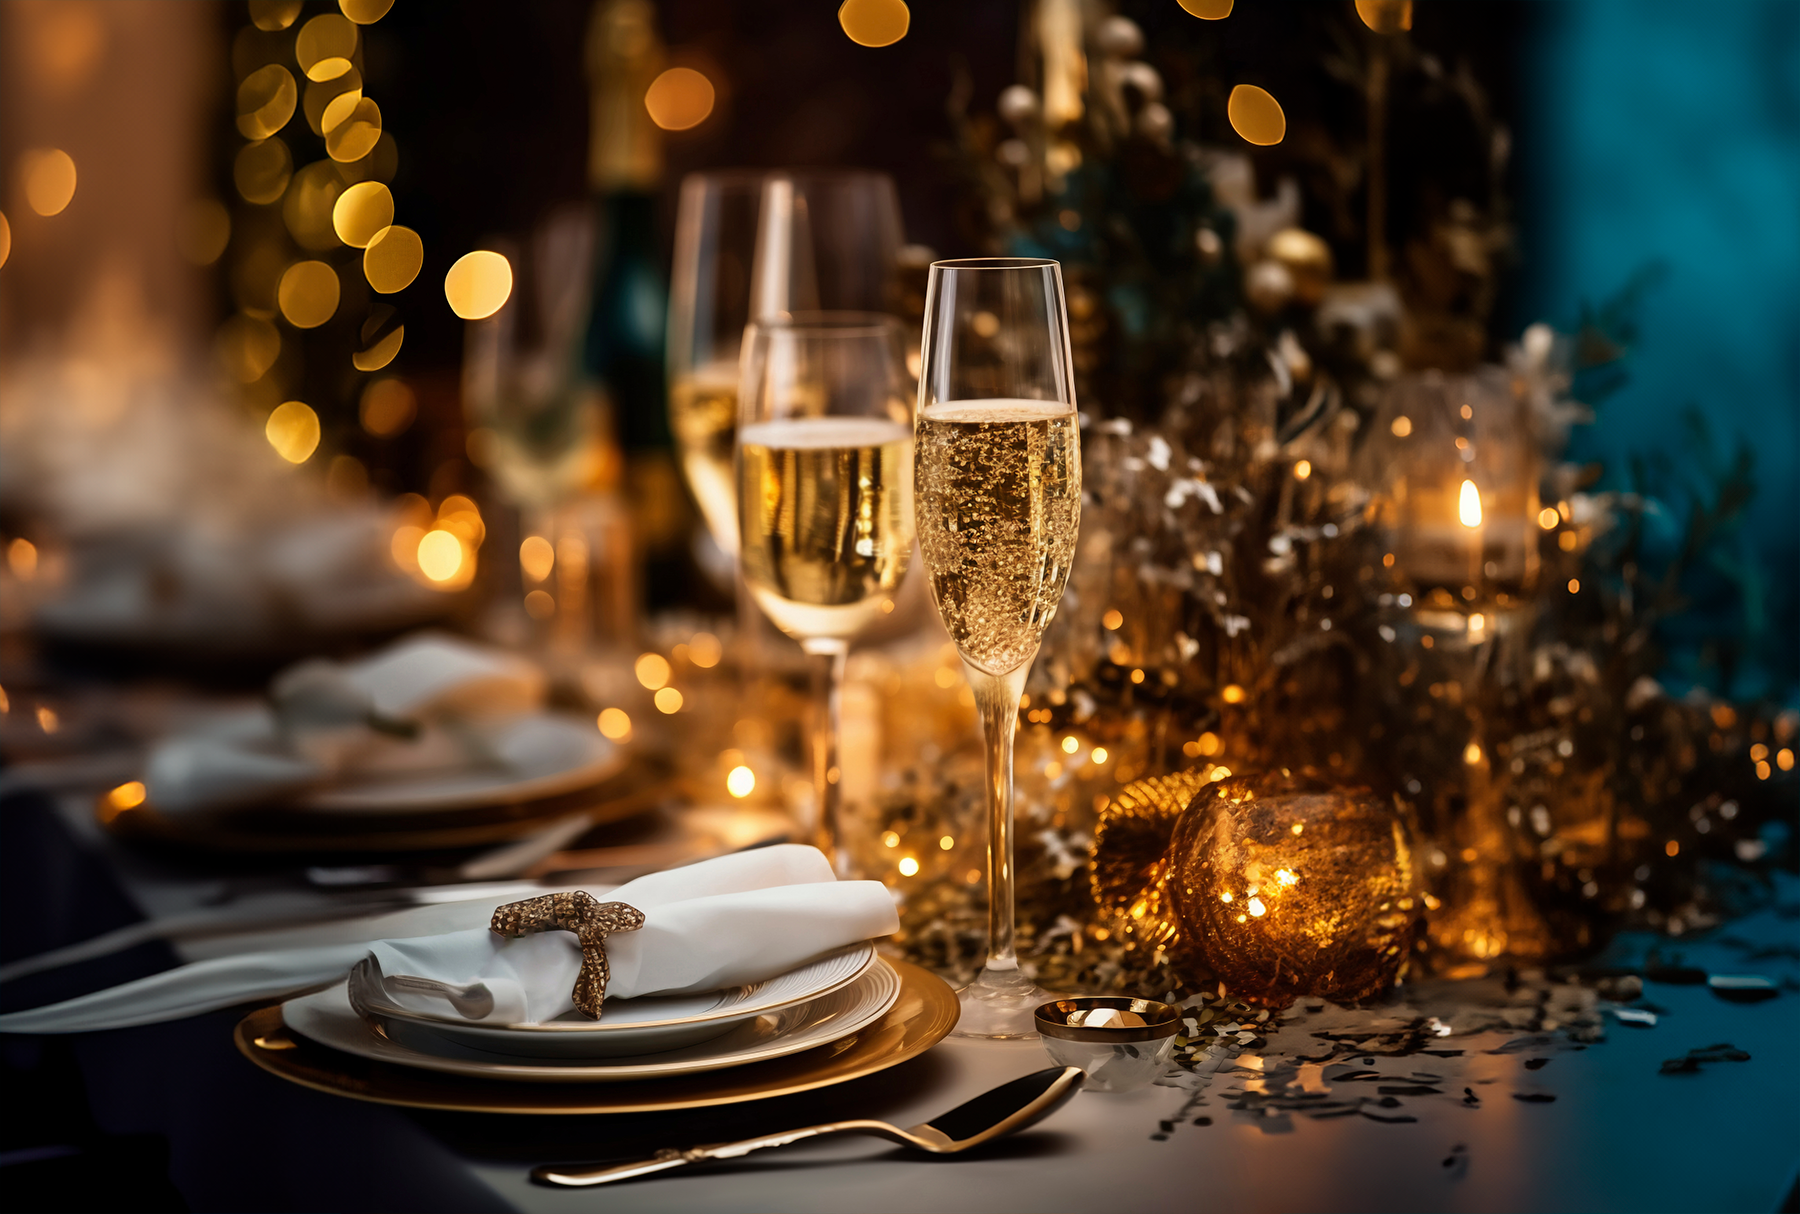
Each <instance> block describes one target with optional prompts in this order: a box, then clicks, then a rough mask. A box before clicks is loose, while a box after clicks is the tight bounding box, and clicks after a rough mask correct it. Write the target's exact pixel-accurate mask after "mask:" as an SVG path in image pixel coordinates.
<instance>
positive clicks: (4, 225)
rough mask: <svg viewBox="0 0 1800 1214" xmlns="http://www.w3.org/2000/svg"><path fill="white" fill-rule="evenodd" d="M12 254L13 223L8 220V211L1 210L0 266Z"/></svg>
mask: <svg viewBox="0 0 1800 1214" xmlns="http://www.w3.org/2000/svg"><path fill="white" fill-rule="evenodd" d="M10 256H12V224H11V223H9V222H8V221H7V218H6V213H5V212H4V211H0V266H3V265H5V264H6V259H7V258H8V257H10Z"/></svg>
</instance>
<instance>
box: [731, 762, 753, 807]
mask: <svg viewBox="0 0 1800 1214" xmlns="http://www.w3.org/2000/svg"><path fill="white" fill-rule="evenodd" d="M725 791H726V792H728V793H730V794H731V795H732V796H734V797H737V798H738V799H739V800H742V799H743V798H745V797H747V796H749V795H750V794H751V793H753V792H755V791H756V773H755V772H753V771H751V770H750V769H749V768H748V767H745V766H744V765H743V764H742V763H740V764H738V765H737V766H736V767H734V768H732V769H731V771H730V772H729V773H727V774H726V776H725Z"/></svg>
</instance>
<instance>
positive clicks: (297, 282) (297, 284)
mask: <svg viewBox="0 0 1800 1214" xmlns="http://www.w3.org/2000/svg"><path fill="white" fill-rule="evenodd" d="M275 298H276V300H277V302H279V303H280V305H281V314H282V315H283V316H285V317H287V322H288V323H289V324H290V325H293V326H294V327H295V328H296V329H316V328H318V327H319V326H320V325H322V324H324V323H325V322H326V321H328V320H330V319H331V318H332V317H333V316H334V315H336V314H337V306H338V276H337V271H336V270H333V269H332V268H331V267H330V266H328V265H326V264H325V263H324V262H322V261H298V262H295V263H294V264H293V265H291V266H289V267H288V268H287V273H285V274H283V275H282V276H281V286H280V287H279V288H278V289H277V290H276V293H275Z"/></svg>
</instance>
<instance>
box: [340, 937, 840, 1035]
mask: <svg viewBox="0 0 1800 1214" xmlns="http://www.w3.org/2000/svg"><path fill="white" fill-rule="evenodd" d="M874 964H875V946H874V945H872V944H870V943H868V942H867V941H863V942H862V943H859V944H852V945H850V946H849V947H847V948H841V949H838V950H836V951H834V952H830V953H827V954H825V955H824V956H823V957H819V958H817V959H815V960H813V961H809V962H807V963H806V964H805V965H800V966H796V967H794V968H793V969H791V970H789V971H787V972H786V973H785V974H777V975H776V976H775V977H773V978H769V979H766V980H765V981H762V982H753V983H750V984H748V985H746V986H737V987H730V988H728V989H726V990H722V991H705V992H702V993H700V994H697V995H653V996H649V997H646V998H642V999H608V1000H607V1001H606V1003H605V1011H604V1014H603V1015H602V1017H601V1018H600V1019H599V1020H590V1019H588V1018H587V1017H586V1016H585V1015H583V1014H582V1013H580V1012H577V1011H570V1012H569V1013H568V1014H567V1015H566V1016H565V1017H562V1018H559V1019H556V1020H549V1021H545V1022H544V1023H542V1024H477V1023H474V1022H472V1021H470V1020H467V1019H465V1018H464V1017H462V1016H459V1015H457V1014H456V1013H455V1012H454V1011H453V1010H452V1009H451V1007H450V1004H449V1002H448V1001H445V1002H444V1003H443V1010H442V1011H423V1010H420V1009H419V1008H418V1007H416V1006H409V1005H408V1004H403V1003H401V1002H399V1001H398V1000H397V999H395V998H394V997H393V995H392V993H391V992H390V991H388V990H386V989H385V988H383V987H382V986H381V984H380V975H381V970H380V968H379V967H378V966H376V964H375V959H374V958H373V957H367V958H364V959H363V960H362V961H359V962H357V963H356V965H355V967H354V968H352V970H351V971H350V979H349V984H348V988H347V990H348V998H349V1000H350V1003H351V1005H352V1006H353V1007H354V1008H355V1009H356V1010H357V1011H358V1012H361V1013H362V1014H363V1015H365V1016H370V1017H373V1018H378V1019H381V1020H384V1021H387V1022H389V1023H397V1024H410V1025H413V1026H415V1027H418V1028H422V1029H428V1030H430V1031H431V1032H432V1033H435V1034H437V1035H438V1036H440V1037H447V1038H450V1039H451V1040H454V1041H458V1042H461V1043H462V1044H464V1045H467V1046H469V1047H471V1048H473V1049H478V1050H483V1051H486V1052H488V1053H494V1054H513V1055H519V1056H523V1057H529V1058H618V1057H623V1056H627V1055H635V1054H652V1053H659V1052H661V1051H664V1050H672V1049H677V1048H680V1047H682V1046H688V1045H694V1044H696V1043H698V1042H701V1041H706V1040H708V1039H710V1038H713V1037H718V1036H720V1035H722V1034H724V1033H728V1032H730V1031H731V1030H732V1029H733V1028H735V1027H736V1026H737V1025H739V1024H741V1023H743V1022H744V1021H746V1020H753V1019H755V1018H756V1017H758V1016H762V1015H765V1014H767V1013H770V1012H777V1011H780V1010H782V1009H784V1008H788V1007H793V1006H795V1005H797V1004H801V1003H805V1002H807V1001H808V1000H813V999H817V998H819V997H820V996H822V995H826V994H829V993H831V992H832V991H835V990H838V989H840V988H842V987H845V986H848V985H850V984H851V983H853V982H855V981H856V980H857V979H858V978H860V977H862V976H863V975H864V974H865V973H867V972H868V971H869V969H870V967H871V966H873V965H874ZM407 997H408V999H409V1001H416V1000H432V996H430V995H420V994H415V993H411V992H409V993H408V996H407ZM432 1001H433V1002H435V1000H432Z"/></svg>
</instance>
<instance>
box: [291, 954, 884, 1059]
mask: <svg viewBox="0 0 1800 1214" xmlns="http://www.w3.org/2000/svg"><path fill="white" fill-rule="evenodd" d="M899 997H900V976H899V975H898V974H897V973H895V972H894V970H893V968H892V967H891V966H889V965H888V964H887V963H886V962H884V961H880V960H879V959H878V960H877V961H876V963H875V964H874V965H872V966H870V967H869V968H868V969H867V970H866V971H865V972H864V973H863V975H862V976H861V977H860V978H858V979H856V981H854V982H852V983H850V984H849V985H848V986H844V987H840V988H839V989H837V990H835V991H832V992H831V993H830V994H827V995H823V996H820V997H819V998H817V999H813V1000H810V1001H808V1002H805V1003H797V1004H792V1005H789V1006H787V1007H784V1008H779V1009H777V1010H775V1011H771V1012H764V1013H762V1014H761V1015H759V1016H756V1017H753V1018H752V1019H750V1020H747V1021H741V1022H739V1023H738V1024H737V1025H736V1026H735V1027H733V1028H732V1029H731V1030H730V1031H729V1032H727V1033H725V1034H723V1035H722V1036H719V1037H715V1038H713V1039H712V1040H711V1041H706V1042H702V1043H701V1044H699V1045H690V1046H686V1047H684V1048H682V1049H678V1050H669V1051H666V1052H664V1053H660V1054H647V1055H643V1056H641V1057H636V1058H633V1059H631V1060H630V1061H625V1062H596V1061H594V1060H593V1059H591V1058H586V1059H584V1058H542V1057H541V1058H532V1059H524V1058H520V1057H518V1056H516V1055H508V1054H499V1053H493V1052H490V1051H487V1050H480V1049H476V1048H474V1047H473V1046H469V1045H466V1044H464V1043H462V1042H460V1041H452V1040H450V1039H449V1038H447V1037H443V1036H440V1035H438V1034H437V1033H436V1032H434V1031H433V1030H432V1029H430V1028H426V1027H425V1026H423V1025H422V1024H419V1023H417V1022H407V1021H396V1020H382V1021H379V1022H376V1021H370V1020H367V1019H364V1018H363V1017H362V1016H359V1015H358V1014H357V1013H356V1009H355V1008H353V1007H351V1006H350V997H349V993H348V991H347V989H346V984H345V983H342V982H340V983H338V984H337V985H336V986H334V987H331V988H330V989H328V990H323V991H319V992H316V993H314V994H311V995H305V996H302V997H301V998H298V999H290V1000H288V1001H287V1002H286V1003H284V1004H282V1005H281V1016H282V1020H283V1021H284V1022H285V1023H286V1024H287V1026H288V1028H289V1029H291V1030H293V1031H294V1032H296V1033H299V1034H301V1035H302V1036H305V1037H309V1038H311V1039H312V1040H313V1041H316V1042H318V1043H319V1044H320V1045H325V1046H329V1047H331V1048H332V1049H336V1050H343V1051H344V1052H345V1053H347V1054H355V1055H356V1056H357V1057H359V1058H368V1059H371V1060H373V1061H375V1062H391V1063H396V1064H398V1065H400V1066H408V1067H418V1068H421V1069H423V1070H428V1071H441V1072H443V1073H445V1074H450V1075H463V1076H467V1077H470V1078H475V1079H510V1080H515V1081H522V1082H526V1083H623V1082H628V1081H631V1080H637V1079H660V1078H664V1077H667V1076H671V1075H692V1074H697V1073H699V1072H702V1071H717V1070H723V1069H725V1068H727V1067H734V1066H744V1065H746V1064H748V1063H752V1062H763V1061H766V1060H768V1059H771V1058H781V1057H785V1056H786V1055H788V1054H798V1053H800V1052H801V1051H802V1050H810V1049H813V1048H815V1047H817V1046H829V1045H830V1044H831V1043H832V1042H837V1041H842V1040H844V1039H845V1038H847V1037H849V1036H850V1034H852V1033H855V1032H856V1031H857V1030H858V1029H862V1028H866V1027H867V1026H869V1025H870V1024H873V1023H874V1022H875V1021H877V1020H879V1019H880V1018H881V1017H882V1016H884V1015H886V1014H887V1012H888V1009H890V1008H892V1007H893V1006H894V1003H895V1001H897V1000H898V999H899Z"/></svg>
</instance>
